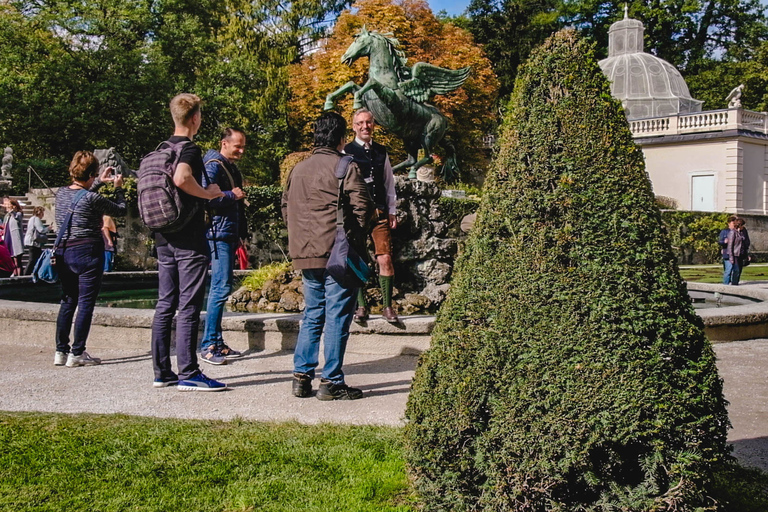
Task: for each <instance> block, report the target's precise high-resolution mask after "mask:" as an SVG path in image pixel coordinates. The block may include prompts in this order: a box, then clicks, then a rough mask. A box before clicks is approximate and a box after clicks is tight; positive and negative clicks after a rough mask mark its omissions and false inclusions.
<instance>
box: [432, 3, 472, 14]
mask: <svg viewBox="0 0 768 512" xmlns="http://www.w3.org/2000/svg"><path fill="white" fill-rule="evenodd" d="M427 1H428V2H429V6H430V7H431V8H432V12H434V13H435V14H437V13H438V12H439V11H440V10H442V9H445V10H446V12H447V13H448V14H450V15H451V16H456V15H458V14H461V13H462V12H464V9H466V8H467V6H468V5H469V1H470V0H427Z"/></svg>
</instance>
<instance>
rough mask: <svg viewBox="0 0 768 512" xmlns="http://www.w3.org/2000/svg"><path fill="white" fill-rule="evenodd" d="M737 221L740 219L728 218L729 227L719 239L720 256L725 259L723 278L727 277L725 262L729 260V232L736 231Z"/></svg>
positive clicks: (721, 233) (722, 231)
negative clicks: (735, 223)
mask: <svg viewBox="0 0 768 512" xmlns="http://www.w3.org/2000/svg"><path fill="white" fill-rule="evenodd" d="M736 219H738V217H737V216H736V215H731V216H730V217H728V220H727V221H726V223H727V226H726V227H725V228H723V229H722V230H721V231H720V234H719V235H718V237H717V244H718V245H719V246H720V254H721V256H722V259H723V277H725V262H726V261H727V260H728V259H729V256H728V232H729V231H731V230H732V229H735V226H734V225H733V223H734V222H736Z"/></svg>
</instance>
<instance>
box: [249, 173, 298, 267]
mask: <svg viewBox="0 0 768 512" xmlns="http://www.w3.org/2000/svg"><path fill="white" fill-rule="evenodd" d="M244 192H245V195H246V198H247V199H248V202H249V203H250V204H249V205H248V206H246V208H245V217H246V219H247V221H248V231H249V232H254V231H257V232H259V233H260V234H261V236H262V237H263V239H264V240H265V241H266V242H267V243H268V244H276V245H277V246H278V247H279V248H280V250H281V251H282V252H283V254H285V250H284V249H285V248H286V247H288V232H287V230H286V227H285V223H284V222H283V217H282V214H281V212H280V199H281V198H282V196H283V189H282V187H278V186H274V185H273V186H266V187H245V189H244Z"/></svg>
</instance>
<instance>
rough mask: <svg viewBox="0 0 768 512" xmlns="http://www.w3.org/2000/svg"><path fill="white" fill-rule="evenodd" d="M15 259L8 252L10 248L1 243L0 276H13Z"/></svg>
mask: <svg viewBox="0 0 768 512" xmlns="http://www.w3.org/2000/svg"><path fill="white" fill-rule="evenodd" d="M14 268H15V267H14V266H13V259H12V258H11V255H10V254H9V253H8V249H6V248H5V246H4V245H3V244H0V278H6V277H11V275H13V269H14Z"/></svg>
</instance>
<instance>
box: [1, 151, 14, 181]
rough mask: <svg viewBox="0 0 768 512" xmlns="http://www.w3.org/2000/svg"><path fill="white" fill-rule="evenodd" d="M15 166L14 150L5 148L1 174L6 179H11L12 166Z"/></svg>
mask: <svg viewBox="0 0 768 512" xmlns="http://www.w3.org/2000/svg"><path fill="white" fill-rule="evenodd" d="M12 166H13V150H12V149H11V148H5V151H3V165H2V166H0V175H2V177H3V178H5V179H11V177H12V176H11V167H12Z"/></svg>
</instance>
